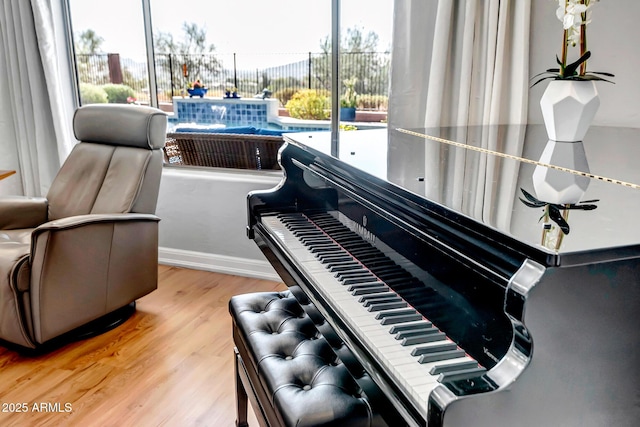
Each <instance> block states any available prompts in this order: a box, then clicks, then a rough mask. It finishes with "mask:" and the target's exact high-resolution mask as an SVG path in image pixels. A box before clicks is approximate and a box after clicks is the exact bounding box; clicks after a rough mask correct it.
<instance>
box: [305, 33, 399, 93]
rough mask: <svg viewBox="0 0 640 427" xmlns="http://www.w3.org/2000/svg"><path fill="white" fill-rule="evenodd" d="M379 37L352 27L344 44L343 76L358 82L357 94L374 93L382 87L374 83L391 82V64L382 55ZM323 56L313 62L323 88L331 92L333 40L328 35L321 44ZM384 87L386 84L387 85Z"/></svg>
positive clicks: (341, 56)
mask: <svg viewBox="0 0 640 427" xmlns="http://www.w3.org/2000/svg"><path fill="white" fill-rule="evenodd" d="M378 42H379V36H378V35H377V34H376V33H375V32H373V31H369V32H368V33H367V34H364V33H363V29H362V28H359V27H354V28H348V29H347V31H346V34H344V35H343V36H342V38H341V41H340V75H341V77H342V80H347V79H356V86H355V91H356V92H357V93H361V94H364V93H371V88H373V87H378V86H379V85H373V84H372V82H374V81H378V80H379V79H380V78H384V81H387V80H388V76H387V75H386V74H385V73H388V66H387V65H388V64H386V60H385V59H383V58H382V57H381V56H380V55H379V52H378ZM320 50H321V54H320V56H318V57H316V58H313V59H312V69H313V72H314V78H315V79H316V80H317V81H318V82H319V83H320V86H321V87H323V88H325V89H327V90H330V89H331V70H330V68H331V39H330V38H329V36H326V37H325V38H324V39H323V40H321V42H320ZM383 86H384V85H383Z"/></svg>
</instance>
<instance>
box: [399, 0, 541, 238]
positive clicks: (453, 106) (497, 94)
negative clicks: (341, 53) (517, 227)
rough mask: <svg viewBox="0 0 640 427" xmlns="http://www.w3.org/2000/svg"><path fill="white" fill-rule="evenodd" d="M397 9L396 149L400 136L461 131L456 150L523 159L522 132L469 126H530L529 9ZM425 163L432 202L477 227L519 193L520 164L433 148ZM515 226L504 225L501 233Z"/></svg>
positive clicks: (521, 2)
mask: <svg viewBox="0 0 640 427" xmlns="http://www.w3.org/2000/svg"><path fill="white" fill-rule="evenodd" d="M394 6H395V9H394V34H393V47H392V63H391V91H390V99H389V113H388V115H389V127H390V128H391V129H392V130H391V132H392V133H391V135H392V137H391V140H392V141H393V129H396V128H414V129H415V128H418V129H421V128H432V130H431V131H430V132H431V133H432V135H433V136H440V135H436V134H433V133H434V132H436V131H434V130H433V128H438V127H444V126H457V127H459V128H458V129H457V130H455V131H454V132H453V134H455V140H456V142H462V143H470V144H471V143H473V144H474V145H475V146H480V147H482V148H486V149H488V150H494V151H502V152H507V153H509V154H513V155H516V156H519V155H520V154H521V153H522V143H523V138H524V132H520V131H518V130H517V128H511V129H510V131H509V133H508V134H509V138H505V137H504V133H502V134H500V133H499V132H498V131H497V130H496V129H495V128H485V130H483V131H482V132H478V129H477V128H469V126H475V125H496V124H524V123H526V119H527V106H528V89H529V21H530V10H531V2H530V0H458V1H455V0H396V2H395V5H394ZM514 129H515V130H514ZM448 134H449V135H450V134H451V133H448ZM416 154H417V153H416ZM424 159H425V160H424V162H425V195H426V196H427V197H428V198H431V199H434V200H438V201H442V202H444V203H446V204H447V205H449V206H451V207H454V208H456V209H460V210H461V211H463V212H465V213H467V214H469V215H471V216H474V217H476V218H481V219H483V220H487V218H486V216H487V215H493V212H495V209H494V208H495V206H496V203H501V204H504V203H511V201H512V200H513V197H512V196H513V193H515V191H516V190H517V189H516V188H515V187H514V183H515V182H516V180H515V179H514V178H515V177H516V175H517V173H518V170H519V168H518V165H517V164H515V162H513V161H503V160H501V159H499V158H495V157H493V156H490V155H481V156H479V155H477V154H476V153H470V152H468V151H467V150H464V149H452V148H450V147H448V146H444V145H442V144H439V143H434V142H429V141H425V142H424ZM391 161H393V159H391ZM397 161H398V162H400V161H402V160H401V159H398V160H397ZM498 176H499V177H500V178H499V179H500V180H502V181H503V182H502V183H498V184H499V185H497V183H496V179H498V178H497V177H498ZM502 184H504V185H502ZM498 188H499V190H497V189H498ZM509 220H510V218H500V219H499V221H500V222H501V223H502V226H506V223H508V221H509Z"/></svg>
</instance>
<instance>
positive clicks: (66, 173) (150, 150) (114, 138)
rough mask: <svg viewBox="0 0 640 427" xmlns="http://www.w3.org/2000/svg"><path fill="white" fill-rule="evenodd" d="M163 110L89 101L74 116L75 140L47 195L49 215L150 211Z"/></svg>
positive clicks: (156, 186)
mask: <svg viewBox="0 0 640 427" xmlns="http://www.w3.org/2000/svg"><path fill="white" fill-rule="evenodd" d="M166 128H167V115H166V114H165V113H164V112H162V111H160V110H158V109H156V108H151V107H142V106H137V105H125V104H92V105H87V106H83V107H80V108H78V109H77V110H76V112H75V115H74V117H73V131H74V134H75V137H76V139H78V140H79V141H80V143H78V144H76V146H75V147H74V148H73V150H72V151H71V153H70V154H69V157H67V159H66V161H65V162H64V164H63V165H62V167H61V168H60V171H59V172H58V174H57V175H56V178H55V179H54V181H53V183H52V184H51V188H50V190H49V193H48V194H47V199H48V202H49V218H48V219H49V220H55V219H59V218H65V217H69V216H73V215H84V214H90V213H128V212H136V213H155V209H156V203H157V200H158V191H159V187H160V177H161V175H162V150H161V148H162V147H163V146H164V142H165V135H166Z"/></svg>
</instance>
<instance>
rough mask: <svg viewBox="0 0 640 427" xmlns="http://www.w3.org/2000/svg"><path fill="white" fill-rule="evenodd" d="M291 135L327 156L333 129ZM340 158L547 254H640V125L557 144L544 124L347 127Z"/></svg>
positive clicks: (595, 129)
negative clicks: (614, 251) (608, 251)
mask: <svg viewBox="0 0 640 427" xmlns="http://www.w3.org/2000/svg"><path fill="white" fill-rule="evenodd" d="M423 135H426V137H425V136H423ZM286 137H287V139H290V140H292V141H294V142H297V143H301V144H302V145H304V146H306V147H308V148H310V149H311V150H312V151H313V150H316V151H319V152H320V153H323V154H327V155H328V154H329V153H330V145H331V143H330V133H328V132H309V133H292V134H287V135H286ZM545 148H546V150H547V153H546V154H545V157H543V152H545ZM549 153H550V155H548V154H549ZM338 158H339V159H340V160H341V161H343V162H345V163H347V164H349V165H351V166H354V167H356V168H357V169H359V170H361V171H363V172H365V173H367V174H370V175H373V176H375V177H378V178H380V179H383V180H385V181H388V182H391V183H392V184H394V185H396V186H398V187H400V188H401V189H404V190H406V191H408V192H410V193H412V194H413V196H412V197H418V198H426V199H429V200H431V201H434V202H436V203H439V204H442V205H444V206H446V207H447V208H449V209H452V210H454V211H456V212H458V213H460V214H462V215H465V216H467V217H470V218H472V219H474V220H476V221H479V222H481V223H484V224H485V225H487V226H489V227H491V228H494V229H497V230H499V231H500V232H502V233H504V234H507V235H510V236H511V237H513V238H515V239H517V240H519V241H521V242H523V243H525V244H526V245H529V246H531V247H532V248H536V250H539V251H543V252H545V253H551V254H558V255H560V254H570V253H572V254H575V253H580V252H584V251H595V250H600V249H602V250H606V249H611V248H621V247H628V249H630V250H631V252H630V253H631V254H634V256H637V255H638V253H640V221H638V219H637V216H638V212H640V167H638V166H637V159H638V158H640V129H633V128H616V127H592V128H591V129H590V130H589V132H588V134H587V136H586V137H585V140H584V142H578V143H561V144H558V143H555V142H553V141H551V142H550V141H548V139H547V135H546V132H545V129H544V126H542V125H526V126H525V125H497V126H475V127H451V128H433V129H409V130H399V129H393V130H387V129H380V130H363V131H345V132H341V133H340V146H339V153H338ZM549 166H551V167H549ZM536 170H537V171H536ZM534 177H535V178H534ZM534 181H535V183H534ZM567 203H568V204H569V209H565V207H566V205H567ZM563 230H564V231H563ZM625 254H626V252H625ZM627 255H628V254H627ZM625 256H626V255H625Z"/></svg>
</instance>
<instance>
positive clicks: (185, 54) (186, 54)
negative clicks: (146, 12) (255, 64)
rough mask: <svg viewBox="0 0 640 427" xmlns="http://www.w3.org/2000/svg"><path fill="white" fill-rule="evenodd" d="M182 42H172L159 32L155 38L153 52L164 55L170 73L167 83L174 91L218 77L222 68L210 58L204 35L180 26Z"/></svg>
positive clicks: (193, 26)
mask: <svg viewBox="0 0 640 427" xmlns="http://www.w3.org/2000/svg"><path fill="white" fill-rule="evenodd" d="M182 30H183V32H184V34H183V39H182V41H176V40H175V39H174V37H173V34H170V33H163V32H160V33H158V35H157V36H156V37H155V40H154V43H155V50H156V52H158V53H159V54H160V55H162V54H165V55H167V60H166V62H167V63H166V64H164V65H165V66H169V64H170V69H171V81H172V87H173V82H178V87H186V86H187V85H188V84H189V82H190V81H195V80H196V79H200V80H201V81H202V82H203V83H204V84H205V85H206V84H207V82H211V81H212V80H213V79H214V78H215V77H217V76H218V75H219V74H220V71H221V69H222V66H221V64H220V62H219V61H218V59H217V58H216V57H215V56H213V53H214V52H215V50H216V48H215V45H213V44H207V31H206V29H204V28H199V27H198V25H197V24H193V23H192V24H188V23H186V22H185V23H184V24H182Z"/></svg>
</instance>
